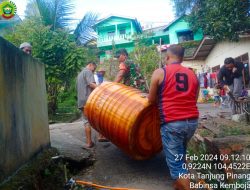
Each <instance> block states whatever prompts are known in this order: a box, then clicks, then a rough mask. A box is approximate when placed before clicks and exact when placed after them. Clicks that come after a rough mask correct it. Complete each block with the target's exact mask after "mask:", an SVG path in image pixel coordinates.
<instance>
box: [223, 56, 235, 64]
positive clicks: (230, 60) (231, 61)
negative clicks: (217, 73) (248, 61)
mask: <svg viewBox="0 0 250 190" xmlns="http://www.w3.org/2000/svg"><path fill="white" fill-rule="evenodd" d="M231 63H232V64H234V59H233V58H232V57H228V58H226V59H225V61H224V64H225V65H228V64H231Z"/></svg>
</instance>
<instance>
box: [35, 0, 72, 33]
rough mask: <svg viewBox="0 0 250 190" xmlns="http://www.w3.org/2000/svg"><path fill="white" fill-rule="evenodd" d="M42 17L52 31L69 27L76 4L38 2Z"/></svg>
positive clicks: (59, 0)
mask: <svg viewBox="0 0 250 190" xmlns="http://www.w3.org/2000/svg"><path fill="white" fill-rule="evenodd" d="M36 3H37V6H38V9H39V12H40V15H41V17H42V20H43V21H44V24H45V25H50V26H51V29H53V30H55V29H58V28H65V27H69V25H70V23H71V21H72V18H71V15H72V14H73V10H74V4H73V3H72V1H68V0H36Z"/></svg>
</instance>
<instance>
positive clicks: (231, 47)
mask: <svg viewBox="0 0 250 190" xmlns="http://www.w3.org/2000/svg"><path fill="white" fill-rule="evenodd" d="M245 53H248V55H249V56H250V37H245V38H241V39H240V41H239V42H228V41H227V42H219V43H217V44H216V45H215V47H214V48H213V50H212V51H211V52H210V54H209V56H208V57H207V59H206V60H205V64H206V66H207V67H210V68H212V67H215V66H217V65H220V66H222V65H223V64H224V60H225V58H227V57H233V58H235V57H238V56H240V55H243V54H245Z"/></svg>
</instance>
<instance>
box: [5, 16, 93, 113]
mask: <svg viewBox="0 0 250 190" xmlns="http://www.w3.org/2000/svg"><path fill="white" fill-rule="evenodd" d="M30 26H32V27H30ZM5 37H6V38H7V39H8V40H9V41H10V42H12V43H14V44H16V45H17V46H19V44H20V43H21V42H24V41H28V42H31V43H32V45H33V56H34V57H36V58H38V59H39V60H40V61H41V62H43V63H44V64H45V67H46V73H45V76H46V87H47V93H48V103H49V106H48V107H49V113H52V114H54V113H55V111H56V109H57V103H58V102H57V101H58V96H59V94H60V93H64V92H65V91H67V90H68V88H69V86H70V82H71V81H72V79H75V77H76V75H77V72H78V71H79V70H80V69H81V68H82V67H83V66H84V65H85V64H86V62H87V61H88V59H89V58H87V57H89V54H91V56H90V57H93V56H94V55H92V53H93V52H94V50H93V48H92V49H91V50H88V49H87V48H85V47H79V46H77V45H76V43H75V41H74V36H73V35H71V34H69V32H68V31H66V30H61V29H58V30H55V31H52V30H50V28H49V27H48V26H44V24H43V22H42V21H41V20H40V19H38V18H35V19H34V18H33V19H25V20H24V21H23V22H22V23H21V24H20V25H18V26H17V27H16V28H15V31H14V32H13V33H10V34H8V35H7V36H5Z"/></svg>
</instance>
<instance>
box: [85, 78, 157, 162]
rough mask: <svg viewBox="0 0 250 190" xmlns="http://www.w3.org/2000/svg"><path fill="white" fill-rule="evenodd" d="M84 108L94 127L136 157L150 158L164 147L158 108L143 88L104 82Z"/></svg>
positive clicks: (138, 158)
mask: <svg viewBox="0 0 250 190" xmlns="http://www.w3.org/2000/svg"><path fill="white" fill-rule="evenodd" d="M84 110H85V114H86V116H87V118H88V120H89V122H90V124H91V125H92V127H93V128H94V129H96V130H97V131H98V132H100V133H101V134H103V135H104V136H105V137H106V138H108V139H109V140H110V141H111V142H112V143H114V144H115V145H116V146H118V147H119V148H120V149H122V150H123V151H124V152H126V153H127V154H128V155H129V156H131V157H132V158H133V159H136V160H144V159H149V158H150V157H152V156H154V155H155V154H157V153H158V152H160V151H161V149H162V143H161V136H160V118H159V111H158V108H157V106H156V105H150V104H149V103H148V99H147V98H145V97H143V96H142V92H140V91H139V90H137V89H134V88H131V87H128V86H125V85H123V84H119V83H114V82H104V83H102V84H101V85H100V86H98V87H97V88H96V89H95V90H94V91H93V92H92V93H91V94H90V96H89V98H88V101H87V103H86V106H85V108H84Z"/></svg>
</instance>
